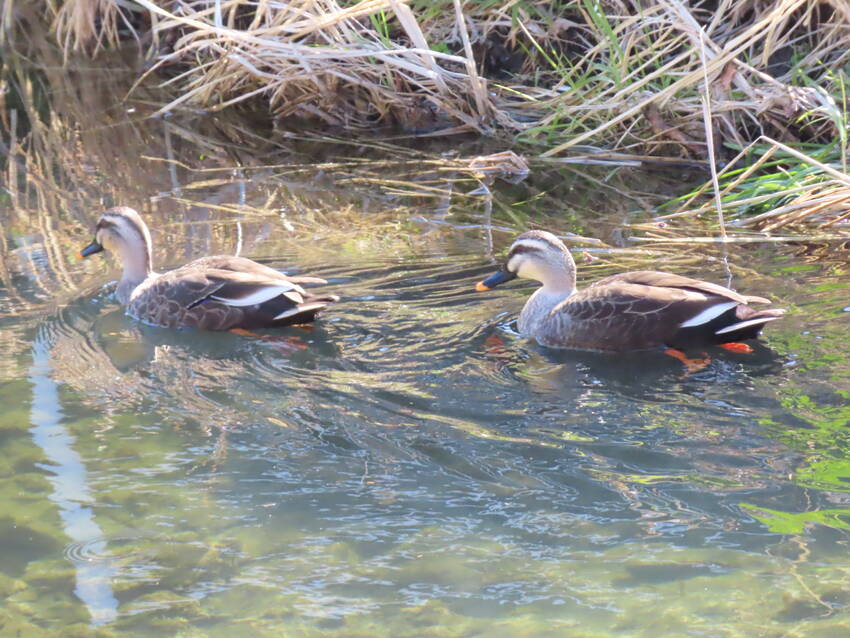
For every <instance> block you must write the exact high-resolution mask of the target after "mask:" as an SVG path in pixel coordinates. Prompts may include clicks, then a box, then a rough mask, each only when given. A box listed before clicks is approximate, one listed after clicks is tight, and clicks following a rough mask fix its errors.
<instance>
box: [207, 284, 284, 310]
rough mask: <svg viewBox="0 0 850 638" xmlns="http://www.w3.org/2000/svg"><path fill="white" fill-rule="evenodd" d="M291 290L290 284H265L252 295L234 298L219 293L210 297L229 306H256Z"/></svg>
mask: <svg viewBox="0 0 850 638" xmlns="http://www.w3.org/2000/svg"><path fill="white" fill-rule="evenodd" d="M289 290H291V287H290V286H263V287H262V288H259V289H257V290H256V291H255V292H253V293H251V294H250V295H246V296H244V297H238V298H235V299H233V298H230V297H220V296H219V295H210V299H215V300H216V301H220V302H221V303H223V304H227V305H228V306H235V307H237V308H241V307H242V306H254V305H256V304H260V303H263V302H264V301H268V300H269V299H274V298H275V297H277V296H278V295H280V294H281V293H284V292H288V291H289Z"/></svg>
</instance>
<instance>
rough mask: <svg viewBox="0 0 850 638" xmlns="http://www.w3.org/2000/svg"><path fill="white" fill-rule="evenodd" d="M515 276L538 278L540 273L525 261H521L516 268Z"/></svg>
mask: <svg viewBox="0 0 850 638" xmlns="http://www.w3.org/2000/svg"><path fill="white" fill-rule="evenodd" d="M516 274H517V277H521V278H522V279H537V280H538V281H539V280H540V273H539V272H538V271H537V269H536V268H534V267H533V266H532V265H531V264H530V263H528V262H527V261H522V262H520V264H519V268H518V269H517V270H516Z"/></svg>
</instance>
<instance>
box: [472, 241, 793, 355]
mask: <svg viewBox="0 0 850 638" xmlns="http://www.w3.org/2000/svg"><path fill="white" fill-rule="evenodd" d="M515 277H522V278H525V279H535V280H537V281H539V282H541V283H542V284H543V287H542V288H540V289H538V290H537V291H536V292H535V293H534V294H533V295H532V296H531V298H530V299H529V300H528V302H527V303H526V304H525V307H524V308H523V309H522V313H521V314H520V317H519V322H518V327H519V330H520V332H521V333H522V334H523V335H524V336H526V337H531V338H534V339H536V340H537V341H538V342H539V343H540V344H541V345H544V346H549V347H555V348H578V349H587V350H608V351H625V350H640V349H644V348H654V347H658V346H669V347H671V348H680V349H682V348H690V347H705V346H710V345H716V344H729V343H732V342H735V341H739V340H744V339H754V338H755V337H757V336H758V334H759V332H761V329H762V328H763V327H764V324H766V323H767V322H769V321H773V320H774V319H778V318H779V317H781V316H782V314H783V313H784V312H785V311H784V310H781V309H777V308H769V309H766V310H754V309H753V308H751V307H750V306H749V305H748V304H750V303H769V302H768V300H767V299H763V298H762V297H753V296H746V295H740V294H738V293H736V292H734V291H732V290H729V289H728V288H724V287H723V286H718V285H717V284H711V283H708V282H706V281H700V280H698V279H689V278H687V277H680V276H679V275H674V274H670V273H663V272H653V271H640V272H627V273H623V274H620V275H613V276H611V277H606V278H604V279H601V280H600V281H597V282H596V283H594V284H592V285H591V286H588V287H587V288H585V289H584V290H581V291H576V266H575V262H574V261H573V258H572V256H571V255H570V252H569V250H567V247H566V246H564V244H563V242H562V241H561V240H560V239H558V238H557V237H555V235H553V234H551V233H547V232H545V231H536V230H535V231H530V232H527V233H523V234H522V235H520V236H519V237H517V239H516V240H515V241H514V243H513V245H512V246H511V249H510V252H509V253H508V258H507V261H506V262H505V265H504V267H503V268H502V270H500V271H499V272H497V273H495V274H494V275H491V276H490V277H488V278H487V279H485V280H484V281H482V282H480V283H479V284H478V285H477V286H476V289H477V290H489V289H490V288H492V287H493V286H497V285H498V284H500V283H503V282H505V281H509V280H510V279H513V278H515Z"/></svg>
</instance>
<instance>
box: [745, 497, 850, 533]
mask: <svg viewBox="0 0 850 638" xmlns="http://www.w3.org/2000/svg"><path fill="white" fill-rule="evenodd" d="M739 505H740V507H741V508H743V509H744V510H747V511H748V512H750V514H751V515H752V517H753V518H755V519H756V520H758V521H761V522H762V523H764V524H765V525H766V526H767V528H768V529H769V530H770V531H771V532H776V533H778V534H801V533H803V532H804V531H805V530H806V528H808V527H810V526H812V525H825V526H827V527H832V528H835V529H845V530H850V509H848V508H844V509H828V510H816V511H813V512H800V513H798V514H792V513H790V512H782V511H780V510H772V509H768V508H766V507H761V506H757V505H750V504H749V503H740V504H739Z"/></svg>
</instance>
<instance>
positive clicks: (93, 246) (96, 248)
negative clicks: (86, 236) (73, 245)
mask: <svg viewBox="0 0 850 638" xmlns="http://www.w3.org/2000/svg"><path fill="white" fill-rule="evenodd" d="M102 250H103V246H101V245H100V244H98V243H97V241H92V243H90V244H89V245H88V246H86V247H85V248H83V249H82V250H81V251H80V259H85V258H86V257H88V256H89V255H94V254H95V253H99V252H100V251H102Z"/></svg>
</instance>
